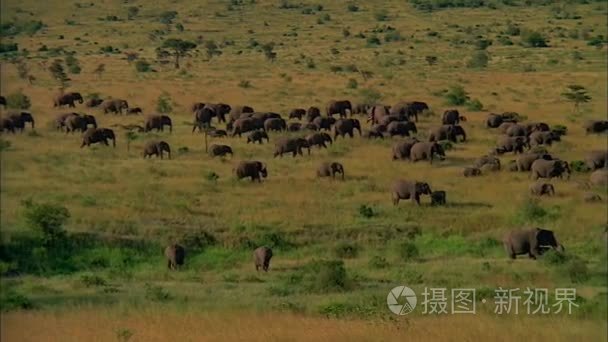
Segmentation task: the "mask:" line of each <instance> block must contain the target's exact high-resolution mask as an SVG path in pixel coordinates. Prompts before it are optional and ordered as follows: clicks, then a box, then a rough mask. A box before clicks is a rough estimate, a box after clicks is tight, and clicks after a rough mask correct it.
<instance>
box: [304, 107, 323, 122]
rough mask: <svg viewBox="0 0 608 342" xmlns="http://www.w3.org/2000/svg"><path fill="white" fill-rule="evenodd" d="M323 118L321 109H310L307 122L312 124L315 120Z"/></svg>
mask: <svg viewBox="0 0 608 342" xmlns="http://www.w3.org/2000/svg"><path fill="white" fill-rule="evenodd" d="M319 116H321V109H319V107H315V106H312V107H309V108H308V110H307V111H306V121H307V122H312V121H313V120H314V119H315V118H317V117H319Z"/></svg>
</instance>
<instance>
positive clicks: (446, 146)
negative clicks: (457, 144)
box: [439, 140, 454, 151]
mask: <svg viewBox="0 0 608 342" xmlns="http://www.w3.org/2000/svg"><path fill="white" fill-rule="evenodd" d="M439 145H441V148H443V150H444V151H449V150H451V149H453V148H454V144H452V142H451V141H447V140H442V141H440V142H439Z"/></svg>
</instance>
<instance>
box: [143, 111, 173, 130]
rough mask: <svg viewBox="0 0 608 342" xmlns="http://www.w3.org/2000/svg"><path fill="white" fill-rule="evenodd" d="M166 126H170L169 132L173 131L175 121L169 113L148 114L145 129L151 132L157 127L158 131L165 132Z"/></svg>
mask: <svg viewBox="0 0 608 342" xmlns="http://www.w3.org/2000/svg"><path fill="white" fill-rule="evenodd" d="M165 126H169V132H172V131H173V123H172V122H171V118H170V117H169V115H165V114H151V115H148V116H146V118H145V120H144V129H145V131H146V132H150V131H151V130H153V129H155V130H156V131H157V132H159V131H160V132H163V131H164V130H165Z"/></svg>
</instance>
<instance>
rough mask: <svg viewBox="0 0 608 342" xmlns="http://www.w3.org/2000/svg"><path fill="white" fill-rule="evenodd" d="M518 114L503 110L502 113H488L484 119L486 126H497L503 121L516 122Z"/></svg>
mask: <svg viewBox="0 0 608 342" xmlns="http://www.w3.org/2000/svg"><path fill="white" fill-rule="evenodd" d="M518 117H519V115H518V114H517V113H513V112H505V113H502V114H494V113H490V114H489V115H488V118H487V119H486V126H487V127H488V128H498V127H499V126H500V125H501V124H502V123H503V122H517V121H518Z"/></svg>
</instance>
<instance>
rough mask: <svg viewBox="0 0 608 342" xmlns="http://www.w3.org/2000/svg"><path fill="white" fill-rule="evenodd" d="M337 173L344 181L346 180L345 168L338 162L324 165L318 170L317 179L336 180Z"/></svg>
mask: <svg viewBox="0 0 608 342" xmlns="http://www.w3.org/2000/svg"><path fill="white" fill-rule="evenodd" d="M336 173H339V174H340V175H342V180H344V166H343V165H342V164H340V163H337V162H332V163H322V164H321V165H320V166H319V168H318V169H317V177H332V178H334V179H335V178H336Z"/></svg>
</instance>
